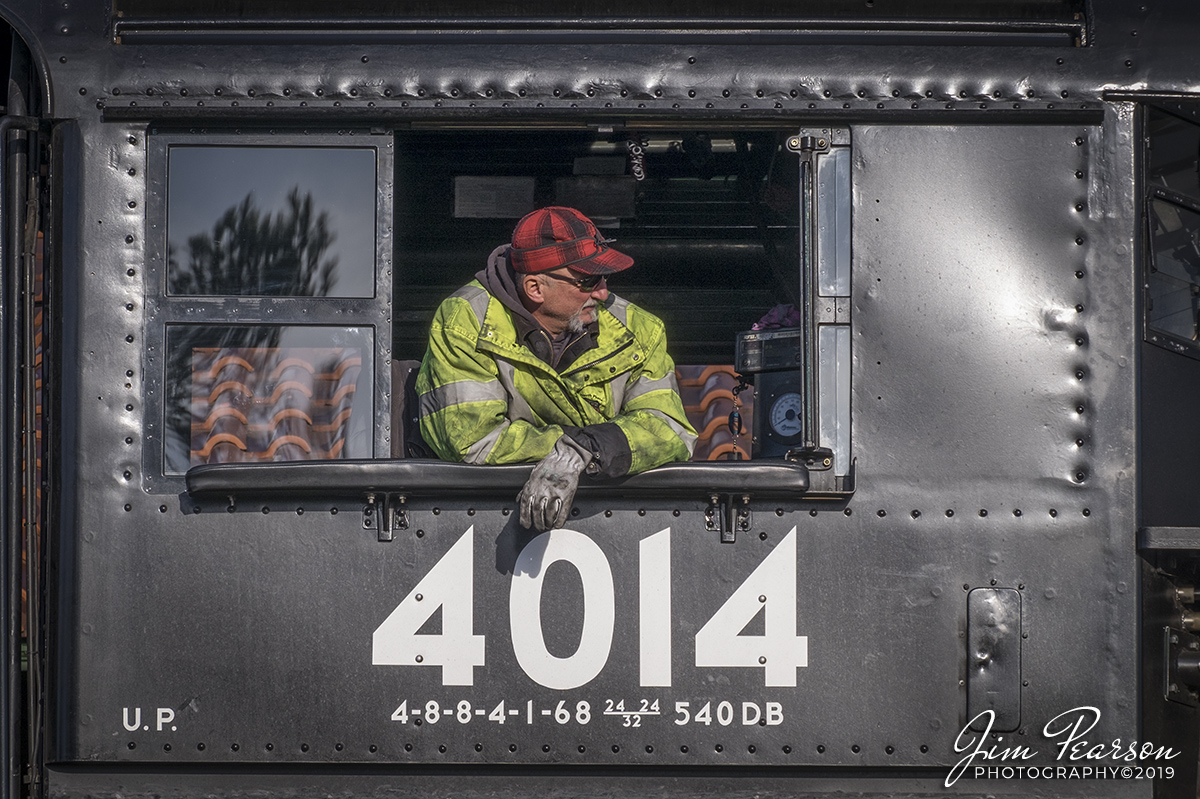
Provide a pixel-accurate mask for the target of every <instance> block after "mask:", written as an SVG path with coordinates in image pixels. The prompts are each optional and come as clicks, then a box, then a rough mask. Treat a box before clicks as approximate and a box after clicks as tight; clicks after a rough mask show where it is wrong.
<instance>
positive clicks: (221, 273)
mask: <svg viewBox="0 0 1200 799" xmlns="http://www.w3.org/2000/svg"><path fill="white" fill-rule="evenodd" d="M375 209H376V190H375V150H374V149H373V148H366V147H361V148H352V147H206V146H191V145H186V146H185V145H175V146H172V147H171V148H170V149H169V152H168V166H167V280H168V293H170V294H174V295H201V296H215V295H243V296H255V295H258V296H290V297H372V296H374V293H375V281H374V275H375Z"/></svg>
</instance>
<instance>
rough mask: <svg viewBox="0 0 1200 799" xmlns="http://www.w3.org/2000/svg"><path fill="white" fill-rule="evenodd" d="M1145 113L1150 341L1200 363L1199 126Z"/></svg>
mask: <svg viewBox="0 0 1200 799" xmlns="http://www.w3.org/2000/svg"><path fill="white" fill-rule="evenodd" d="M1147 113H1148V118H1147V130H1148V134H1149V135H1148V137H1147V138H1148V141H1149V144H1150V148H1149V153H1148V158H1147V165H1146V166H1147V181H1146V185H1147V191H1148V195H1149V196H1148V197H1147V212H1146V215H1147V223H1148V224H1147V227H1148V230H1149V247H1150V258H1149V259H1148V261H1147V263H1148V265H1149V273H1148V274H1147V276H1146V290H1147V292H1146V293H1147V296H1146V328H1147V336H1148V338H1149V340H1150V341H1151V342H1152V343H1155V344H1158V345H1160V346H1164V347H1166V348H1168V349H1171V350H1174V351H1176V352H1180V353H1183V354H1186V355H1189V356H1191V357H1194V358H1200V172H1198V171H1197V170H1198V163H1200V162H1198V160H1197V159H1198V157H1200V155H1198V154H1200V125H1197V124H1196V123H1195V122H1194V121H1188V120H1186V119H1184V118H1182V117H1181V116H1177V115H1175V114H1173V113H1169V112H1168V111H1165V110H1159V109H1155V108H1150V109H1148V112H1147Z"/></svg>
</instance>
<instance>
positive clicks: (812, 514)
mask: <svg viewBox="0 0 1200 799" xmlns="http://www.w3.org/2000/svg"><path fill="white" fill-rule="evenodd" d="M808 515H809V516H816V515H817V509H816V508H813V509H812V510H810V511H809V512H808Z"/></svg>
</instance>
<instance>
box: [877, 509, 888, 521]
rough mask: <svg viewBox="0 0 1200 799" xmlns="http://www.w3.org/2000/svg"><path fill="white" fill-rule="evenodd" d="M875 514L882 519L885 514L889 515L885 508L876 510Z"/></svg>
mask: <svg viewBox="0 0 1200 799" xmlns="http://www.w3.org/2000/svg"><path fill="white" fill-rule="evenodd" d="M875 515H876V516H878V517H879V518H881V519H882V518H883V517H884V516H887V511H885V510H884V509H883V508H880V509H879V510H877V511H875Z"/></svg>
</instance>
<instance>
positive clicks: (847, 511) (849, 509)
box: [842, 508, 854, 516]
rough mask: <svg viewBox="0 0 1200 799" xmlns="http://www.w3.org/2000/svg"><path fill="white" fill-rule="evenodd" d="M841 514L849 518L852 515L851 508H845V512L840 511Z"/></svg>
mask: <svg viewBox="0 0 1200 799" xmlns="http://www.w3.org/2000/svg"><path fill="white" fill-rule="evenodd" d="M842 513H844V514H846V515H847V516H849V515H851V514H852V513H854V510H853V509H852V508H846V509H845V510H843V511H842Z"/></svg>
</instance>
